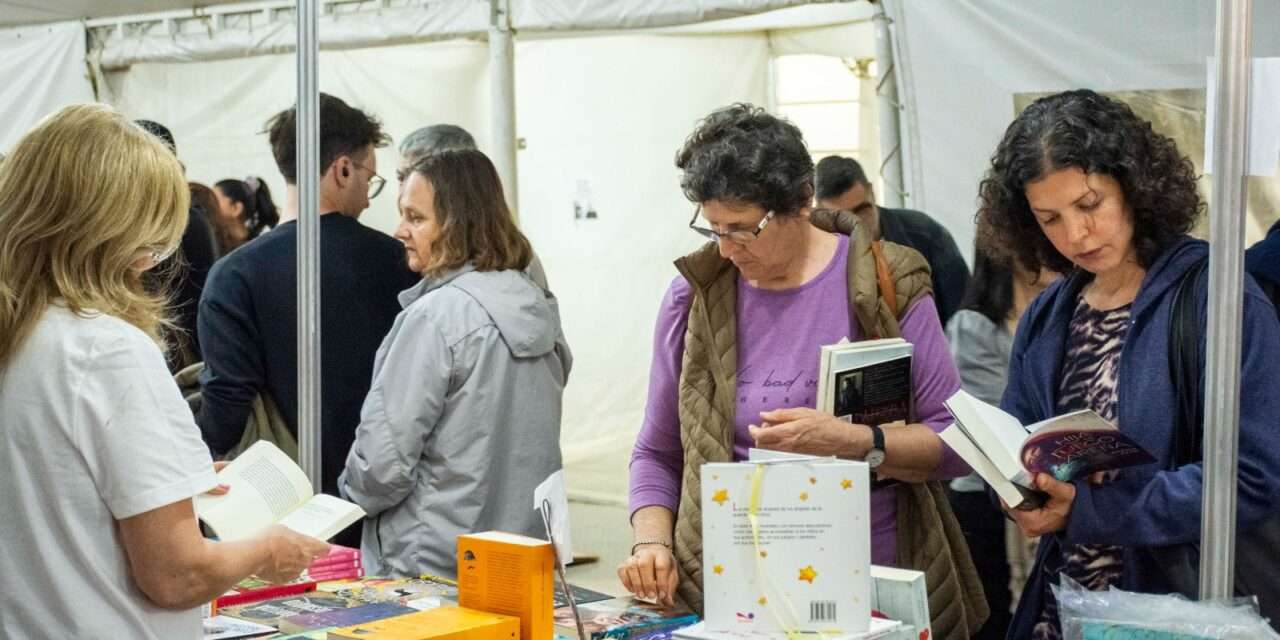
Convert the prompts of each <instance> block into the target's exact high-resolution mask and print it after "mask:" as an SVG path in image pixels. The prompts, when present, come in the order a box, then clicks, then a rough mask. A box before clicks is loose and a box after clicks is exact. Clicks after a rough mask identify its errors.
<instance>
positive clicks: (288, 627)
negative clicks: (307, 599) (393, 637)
mask: <svg viewBox="0 0 1280 640" xmlns="http://www.w3.org/2000/svg"><path fill="white" fill-rule="evenodd" d="M414 611H416V610H415V609H411V608H409V607H405V606H402V605H398V604H392V603H390V602H378V603H374V604H362V605H359V606H356V607H348V608H345V609H331V610H329V611H317V612H315V613H301V614H297V615H293V616H289V617H287V618H285V619H283V620H281V621H280V631H282V632H285V633H298V632H300V631H307V630H309V629H321V628H325V627H349V626H351V625H357V624H362V623H365V622H373V621H374V620H384V619H386V618H392V617H395V616H402V615H405V614H408V613H414Z"/></svg>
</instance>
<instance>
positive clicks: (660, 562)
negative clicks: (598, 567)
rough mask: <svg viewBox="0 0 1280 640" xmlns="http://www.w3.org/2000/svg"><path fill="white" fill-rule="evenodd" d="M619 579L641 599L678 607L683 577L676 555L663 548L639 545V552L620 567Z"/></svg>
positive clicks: (636, 550) (637, 547) (637, 550)
mask: <svg viewBox="0 0 1280 640" xmlns="http://www.w3.org/2000/svg"><path fill="white" fill-rule="evenodd" d="M618 578H619V579H620V580H622V586H623V587H625V588H626V589H627V591H630V592H631V593H633V594H635V595H636V596H638V597H641V598H646V599H648V600H655V601H657V602H659V603H661V604H662V605H664V606H667V607H670V606H674V604H675V594H676V585H677V584H679V583H680V574H679V573H678V572H677V571H676V559H675V555H673V554H672V553H671V550H670V549H668V548H667V547H665V546H663V545H660V544H656V543H655V544H641V545H637V546H636V548H635V553H633V554H631V557H630V558H627V559H626V560H625V561H623V563H622V564H620V565H618Z"/></svg>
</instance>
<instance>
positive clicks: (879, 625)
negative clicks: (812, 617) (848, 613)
mask: <svg viewBox="0 0 1280 640" xmlns="http://www.w3.org/2000/svg"><path fill="white" fill-rule="evenodd" d="M902 629H903V625H902V623H901V622H898V621H896V620H885V619H883V618H871V619H870V620H869V621H868V624H867V630H866V631H856V632H850V633H820V632H817V631H796V632H792V633H790V634H787V633H783V632H780V631H775V632H764V631H711V630H710V629H708V626H707V623H705V622H699V623H698V624H695V625H692V626H689V627H685V628H683V629H677V630H676V631H675V632H674V633H672V634H671V637H672V638H673V639H674V640H890V639H891V638H895V637H897V636H898V635H899V634H900V632H901V631H902ZM922 637H923V636H922Z"/></svg>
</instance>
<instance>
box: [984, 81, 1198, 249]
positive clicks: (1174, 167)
mask: <svg viewBox="0 0 1280 640" xmlns="http://www.w3.org/2000/svg"><path fill="white" fill-rule="evenodd" d="M1070 168H1077V169H1080V170H1081V171H1084V172H1085V173H1086V174H1089V173H1098V174H1105V175H1109V176H1111V177H1112V178H1115V180H1116V181H1117V182H1119V183H1120V187H1121V189H1122V190H1123V192H1124V199H1125V203H1126V204H1128V206H1129V208H1130V209H1131V210H1132V211H1133V244H1134V248H1135V249H1136V251H1137V255H1138V262H1139V263H1140V264H1141V265H1142V266H1143V267H1144V268H1149V267H1150V266H1151V264H1152V263H1153V262H1155V260H1156V258H1157V257H1159V255H1160V254H1161V253H1162V252H1164V250H1165V249H1167V248H1169V247H1170V246H1171V245H1173V244H1174V243H1175V242H1177V240H1178V239H1179V238H1180V237H1181V236H1183V235H1184V234H1186V233H1187V232H1188V231H1190V230H1191V227H1192V226H1193V225H1194V224H1195V221H1196V218H1197V217H1198V216H1199V215H1200V214H1201V213H1202V212H1203V211H1204V209H1205V204H1204V201H1203V200H1201V199H1200V195H1199V193H1197V192H1196V174H1195V168H1194V167H1193V166H1192V164H1191V160H1189V159H1188V158H1187V157H1186V156H1185V155H1183V154H1182V153H1181V152H1179V151H1178V147H1177V145H1176V144H1174V141H1173V139H1172V138H1169V137H1167V136H1164V135H1161V134H1159V133H1156V131H1155V130H1154V129H1152V128H1151V123H1150V122H1147V121H1146V120H1143V119H1142V118H1140V117H1138V115H1137V114H1135V113H1134V112H1133V110H1132V109H1130V108H1129V106H1128V105H1126V104H1125V103H1123V102H1120V101H1119V100H1115V99H1113V98H1109V97H1107V96H1103V95H1100V94H1098V93H1095V92H1093V91H1090V90H1088V89H1078V90H1075V91H1066V92H1063V93H1058V94H1055V95H1052V96H1047V97H1044V98H1041V99H1039V100H1036V101H1035V102H1033V103H1031V106H1029V107H1027V108H1026V110H1025V111H1023V112H1022V113H1021V114H1019V115H1018V117H1017V118H1016V119H1014V121H1013V124H1010V125H1009V128H1008V129H1007V130H1006V131H1005V133H1004V139H1002V140H1001V141H1000V144H999V145H998V146H997V147H996V151H995V154H994V155H992V156H991V166H990V168H989V169H988V170H987V174H986V176H985V177H984V178H983V180H982V183H981V185H980V186H979V190H978V200H979V205H978V220H979V229H980V232H981V233H982V237H981V238H980V240H981V242H983V244H985V245H987V246H989V247H991V248H992V249H993V250H995V251H996V252H997V253H1008V254H1010V255H1012V256H1013V257H1014V258H1016V259H1017V260H1018V261H1019V262H1020V263H1021V264H1022V265H1023V267H1025V268H1026V269H1028V270H1029V271H1033V272H1034V271H1037V270H1039V269H1040V267H1041V266H1047V267H1049V268H1050V269H1053V270H1054V271H1058V272H1060V273H1066V272H1067V271H1069V270H1070V269H1071V268H1072V266H1073V265H1072V263H1071V261H1070V260H1068V259H1067V258H1066V256H1063V255H1062V254H1060V253H1058V251H1057V250H1056V249H1054V248H1053V245H1052V244H1050V242H1049V239H1048V238H1047V237H1046V236H1045V235H1044V233H1043V232H1042V231H1041V229H1040V226H1039V224H1037V222H1036V219H1035V217H1034V216H1033V215H1032V213H1031V206H1030V205H1029V204H1028V203H1027V195H1026V185H1027V183H1029V182H1035V181H1036V180H1039V179H1041V178H1043V177H1045V176H1046V175H1048V174H1050V173H1052V172H1054V171H1059V170H1062V169H1070Z"/></svg>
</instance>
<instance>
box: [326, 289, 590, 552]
mask: <svg viewBox="0 0 1280 640" xmlns="http://www.w3.org/2000/svg"><path fill="white" fill-rule="evenodd" d="M400 304H401V306H403V307H404V311H402V312H400V315H399V316H398V317H396V321H395V324H394V325H393V326H392V327H391V332H390V333H388V334H387V337H386V339H385V340H383V342H382V346H381V347H380V348H379V349H378V354H377V359H376V360H375V362H374V368H373V384H372V387H371V388H370V390H369V395H368V397H366V398H365V402H364V407H363V408H362V409H361V412H360V427H359V428H358V429H357V430H356V440H355V444H353V445H352V447H351V452H350V454H348V456H347V467H346V470H345V471H344V472H343V474H342V476H341V477H339V478H338V486H339V488H340V490H341V492H342V493H343V495H345V496H346V497H347V498H348V499H350V500H352V501H353V502H355V503H356V504H359V505H360V506H361V507H362V508H363V509H364V510H365V512H367V513H368V518H366V519H365V521H364V540H363V543H362V551H363V556H364V568H365V572H366V573H368V574H370V575H389V576H417V575H418V574H421V573H433V574H436V575H442V576H449V577H452V576H454V575H456V561H455V555H454V553H455V549H456V543H457V536H458V534H462V533H474V532H479V531H488V530H491V529H496V530H501V531H509V532H512V533H519V534H524V535H530V536H536V537H540V538H541V537H545V536H544V532H543V527H542V521H541V519H540V518H539V517H538V516H537V513H536V512H535V511H534V510H533V489H534V487H536V486H537V485H538V484H539V483H540V482H542V481H543V480H545V479H546V477H547V476H548V475H550V474H551V473H552V472H554V471H556V470H558V469H560V466H561V461H560V407H561V395H562V393H563V391H564V385H565V381H566V379H567V378H568V375H569V368H570V365H571V364H572V356H571V355H570V353H569V346H568V345H567V344H566V343H565V340H564V334H563V333H562V332H561V330H560V316H559V312H558V310H557V306H556V300H555V297H554V296H552V295H551V293H550V292H548V291H544V290H543V289H541V288H540V287H538V286H537V285H535V284H534V283H533V282H532V281H531V280H530V279H529V277H528V276H527V275H525V274H523V273H521V272H518V271H511V270H508V271H487V272H480V271H475V270H474V269H473V268H472V267H471V266H470V265H468V266H466V267H463V268H462V269H459V270H457V271H455V272H452V273H449V274H446V275H444V276H443V277H440V278H436V279H428V280H424V281H423V282H421V283H419V284H417V285H416V286H414V287H413V288H411V289H409V290H407V291H405V292H403V293H401V294H400Z"/></svg>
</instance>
